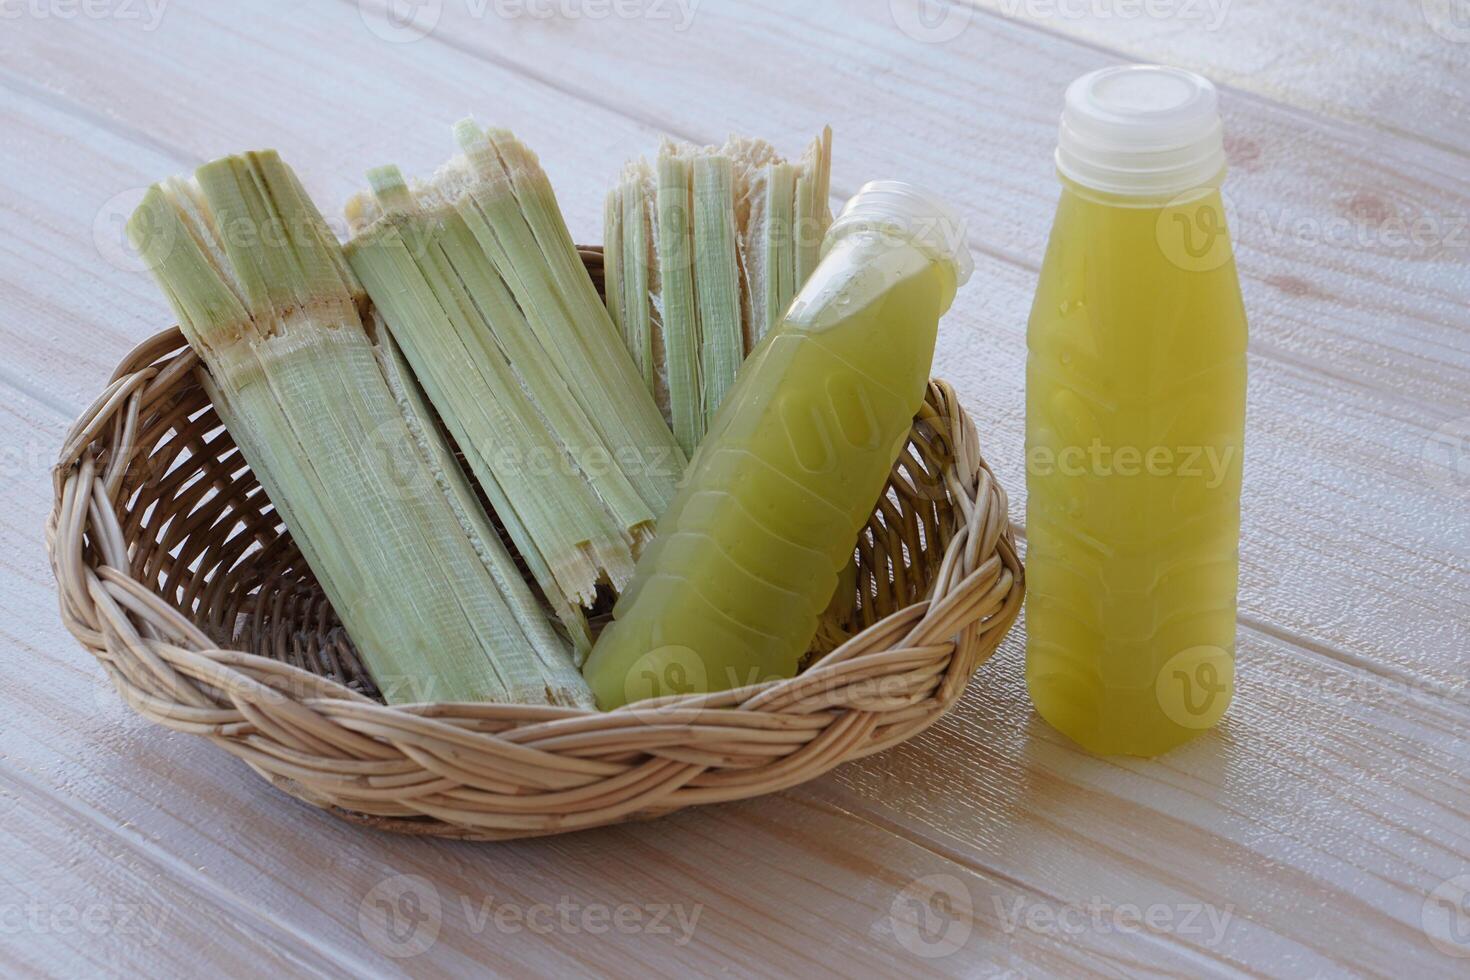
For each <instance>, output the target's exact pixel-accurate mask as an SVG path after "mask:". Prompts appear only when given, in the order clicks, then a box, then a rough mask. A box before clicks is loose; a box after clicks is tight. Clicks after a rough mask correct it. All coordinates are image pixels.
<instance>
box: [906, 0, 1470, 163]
mask: <svg viewBox="0 0 1470 980" xmlns="http://www.w3.org/2000/svg"><path fill="white" fill-rule="evenodd" d="M924 7H927V8H928V9H925V10H924V12H925V15H926V16H925V17H924V18H923V19H916V18H913V17H911V16H905V14H904V11H907V10H910V9H912V10H919V9H923V8H924ZM967 8H968V9H967ZM971 11H973V15H972V13H971ZM997 15H998V16H1001V17H1006V18H1009V19H1012V20H1015V21H1019V22H1022V23H1026V24H1029V25H1031V26H1033V27H1035V28H1037V29H1039V30H1043V31H1048V32H1054V33H1057V34H1062V35H1066V36H1068V37H1073V38H1077V39H1078V40H1082V41H1085V42H1086V43H1088V44H1090V45H1093V46H1096V47H1098V48H1100V49H1102V50H1104V51H1106V52H1108V53H1110V54H1113V55H1116V56H1117V60H1121V61H1149V62H1159V63H1164V64H1174V65H1180V66H1182V67H1185V68H1192V69H1194V70H1195V71H1200V72H1203V73H1205V74H1207V75H1210V76H1211V77H1213V78H1215V79H1217V80H1219V81H1222V82H1225V83H1227V84H1229V85H1231V86H1233V87H1235V88H1238V89H1241V90H1243V91H1247V92H1253V93H1255V94H1257V95H1261V96H1264V97H1266V98H1269V99H1272V100H1274V101H1277V102H1280V103H1283V104H1285V105H1293V106H1299V107H1302V108H1304V109H1309V110H1311V111H1313V112H1316V113H1320V114H1322V115H1327V116H1333V117H1336V118H1339V119H1345V120H1348V121H1350V122H1353V123H1357V124H1360V125H1363V126H1366V127H1368V128H1371V129H1376V130H1379V131H1382V132H1386V133H1395V134H1401V135H1407V136H1411V137H1413V138H1415V139H1418V140H1422V141H1424V142H1426V143H1430V144H1433V145H1437V146H1443V147H1446V148H1450V149H1453V150H1455V151H1457V152H1460V153H1466V152H1467V151H1470V70H1467V69H1470V14H1467V13H1466V12H1465V9H1464V7H1463V6H1461V5H1460V4H1459V3H1458V0H1407V2H1404V3H1363V2H1360V0H1326V2H1318V3H1280V2H1275V0H1150V2H1148V3H1142V2H1137V3H1134V2H1129V0H957V2H950V0H943V2H940V3H929V4H925V5H914V6H910V5H907V4H905V5H903V6H900V7H899V8H898V12H896V15H895V19H896V20H898V19H900V18H902V22H903V23H904V24H905V25H908V26H910V28H911V29H917V30H918V31H919V32H920V33H927V34H929V36H931V37H939V38H942V37H947V36H949V35H950V34H952V33H954V32H956V31H958V32H960V34H961V35H962V34H963V33H967V32H969V31H985V30H987V29H989V27H990V24H991V20H990V18H991V17H993V16H997ZM941 43H948V42H941Z"/></svg>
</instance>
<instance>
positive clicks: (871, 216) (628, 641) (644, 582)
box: [584, 181, 973, 709]
mask: <svg viewBox="0 0 1470 980" xmlns="http://www.w3.org/2000/svg"><path fill="white" fill-rule="evenodd" d="M823 251H824V254H823V258H822V261H821V263H820V264H819V265H818V267H817V269H816V270H815V271H814V272H813V274H812V276H811V278H810V280H809V281H808V282H807V284H806V286H805V287H804V288H803V289H802V291H801V293H800V294H799V295H798V296H797V298H796V300H795V301H794V302H793V304H792V306H791V309H790V311H789V312H788V313H787V314H786V316H785V318H784V319H783V320H782V322H781V323H780V324H779V325H778V326H777V327H776V328H775V329H773V330H772V331H771V332H770V334H769V335H768V336H767V337H766V338H765V340H764V341H762V343H761V344H760V346H759V347H757V349H756V350H755V351H754V352H753V353H752V354H751V356H750V359H749V361H748V362H747V363H746V364H745V366H744V367H743V368H742V369H741V372H740V375H739V377H738V379H737V380H736V382H735V385H734V387H733V388H731V390H730V392H729V394H728V395H727V397H726V399H725V402H724V403H723V405H722V406H721V408H720V410H719V412H718V414H717V415H716V416H715V419H714V421H713V423H712V425H711V427H710V431H709V433H708V434H707V435H706V437H705V440H704V442H703V444H702V445H701V446H700V448H699V451H698V452H697V454H696V456H695V458H694V460H693V462H692V463H691V464H690V469H689V472H688V474H686V477H685V480H684V483H683V485H682V488H681V490H680V492H679V493H678V495H677V496H676V497H675V499H674V502H673V503H672V504H671V505H670V507H669V510H668V512H667V513H666V514H665V515H664V516H663V517H662V519H661V520H660V522H659V527H658V532H659V533H658V539H657V541H656V542H655V543H654V544H653V545H652V546H650V548H649V549H648V550H647V551H646V552H645V553H644V555H643V557H642V558H641V559H640V561H639V563H638V567H637V571H636V573H635V575H634V581H633V584H632V585H631V586H630V588H629V589H628V591H627V592H626V593H625V594H624V596H623V597H622V599H621V600H620V601H619V603H618V605H617V608H616V609H615V611H614V616H615V619H614V622H612V623H611V624H610V625H609V626H608V627H607V629H606V630H605V631H604V632H603V634H602V636H601V637H600V638H599V639H598V642H597V644H596V646H595V647H594V649H593V651H592V655H591V657H590V658H589V659H588V662H587V665H586V667H585V668H584V673H585V675H586V677H587V680H588V682H589V683H590V684H591V685H592V689H593V691H594V692H595V693H596V695H597V701H598V704H599V705H600V706H601V707H602V708H604V709H611V708H615V707H618V706H621V705H623V704H626V703H629V702H632V701H639V700H643V699H645V698H649V697H659V696H664V695H669V694H684V693H692V692H704V691H721V690H728V689H731V688H734V687H740V686H744V685H746V684H751V683H756V682H760V681H765V680H769V679H772V678H782V677H791V676H793V675H794V674H795V673H796V669H797V665H798V663H799V661H800V660H801V657H802V656H803V654H804V653H805V652H806V650H807V648H808V647H809V646H810V644H811V642H812V638H813V636H814V635H815V632H816V628H817V617H818V615H819V614H820V613H821V612H822V610H823V609H824V608H826V606H827V605H828V603H829V602H830V601H831V600H832V597H833V594H834V590H835V589H836V586H837V582H838V575H839V573H840V572H841V571H842V570H843V568H844V567H845V566H846V565H847V564H848V562H849V560H850V559H851V557H852V554H853V550H854V548H855V546H856V542H857V536H858V532H859V531H860V530H861V529H862V527H863V525H864V524H865V523H866V522H867V519H868V517H869V515H870V514H871V513H872V509H873V506H874V504H875V502H876V501H877V499H878V497H879V495H880V494H881V493H882V491H883V487H884V485H885V484H886V482H887V479H888V476H889V473H890V471H891V469H892V466H893V462H894V460H896V459H897V458H898V454H899V453H900V452H901V451H902V449H903V445H904V443H905V442H906V441H907V439H908V435H909V431H910V429H911V427H912V424H913V417H914V413H915V412H917V411H918V409H919V406H920V404H921V403H922V402H923V398H924V392H925V389H926V386H927V384H928V380H929V370H930V367H931V362H932V360H933V356H934V343H935V336H936V331H937V328H938V324H939V318H940V317H941V316H942V315H943V314H944V313H945V311H946V310H948V309H949V306H950V304H951V303H952V302H953V300H954V295H955V291H956V289H957V288H958V287H959V286H960V285H961V284H963V282H964V281H965V280H966V279H968V277H969V275H970V273H971V271H972V268H973V266H972V264H971V259H970V255H969V251H968V248H967V246H966V245H965V242H964V237H963V234H962V233H961V226H960V223H959V222H958V221H957V220H956V219H955V217H954V216H953V215H952V214H951V213H950V211H949V209H948V208H947V207H945V205H944V204H943V203H941V202H939V201H936V200H935V199H933V198H932V197H930V196H929V195H927V194H925V193H923V192H922V191H919V190H918V189H916V188H914V187H912V186H910V185H908V184H904V183H900V182H897V181H881V182H877V183H872V184H868V185H867V186H866V187H864V188H863V189H862V190H861V191H860V192H859V193H858V195H857V196H856V197H854V198H853V199H852V200H851V201H850V202H849V203H848V205H847V207H846V209H845V210H844V211H843V213H842V215H841V216H840V217H839V218H838V219H837V221H836V222H835V223H834V224H833V226H832V228H831V230H830V231H829V232H828V234H827V237H826V240H825V242H824V245H823Z"/></svg>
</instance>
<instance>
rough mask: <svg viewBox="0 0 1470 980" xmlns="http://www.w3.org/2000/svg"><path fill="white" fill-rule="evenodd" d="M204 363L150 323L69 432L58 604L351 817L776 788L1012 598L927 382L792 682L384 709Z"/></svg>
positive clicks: (1012, 610) (997, 528)
mask: <svg viewBox="0 0 1470 980" xmlns="http://www.w3.org/2000/svg"><path fill="white" fill-rule="evenodd" d="M583 254H584V258H585V259H586V260H587V263H588V267H589V271H591V273H592V275H593V278H594V280H597V281H599V284H600V280H601V271H602V262H601V255H600V253H598V252H597V251H596V250H592V249H588V250H585V251H584V253H583ZM199 370H200V368H199V362H198V360H197V358H196V357H195V356H194V354H193V353H192V352H191V351H190V350H189V349H188V347H187V346H186V345H185V344H184V341H183V338H182V337H181V335H180V334H179V332H178V330H177V329H175V330H170V331H168V332H166V333H162V334H159V335H158V336H157V337H154V338H153V339H152V340H150V341H148V342H147V343H145V344H143V345H142V346H140V347H139V348H138V349H137V350H135V351H133V352H132V353H131V354H130V355H128V357H127V358H126V359H125V360H124V361H123V363H122V365H121V366H120V367H119V368H118V371H117V374H116V375H115V376H114V378H113V381H112V383H111V384H110V385H109V386H108V388H107V390H106V391H105V392H103V394H102V395H101V396H100V397H99V398H98V399H97V401H96V402H95V403H94V404H93V405H92V407H91V408H90V409H88V411H87V412H86V414H84V415H83V416H82V418H81V419H80V420H79V421H78V422H77V424H76V425H75V427H74V428H73V429H72V431H71V433H70V434H69V435H68V437H67V441H66V445H65V447H64V448H63V450H62V453H61V459H60V462H59V463H58V465H57V467H56V469H55V471H54V477H55V488H56V506H55V509H54V510H53V511H52V514H51V517H50V519H49V521H48V522H47V527H46V531H47V543H48V545H49V547H50V551H51V564H52V569H53V571H54V572H55V574H56V580H57V583H58V586H59V588H60V592H61V614H62V618H63V620H64V621H65V623H66V625H67V628H68V629H70V630H71V632H72V634H73V635H75V636H76V637H77V639H78V640H80V641H81V643H82V645H83V646H85V647H86V648H87V649H88V650H90V651H91V652H92V653H93V654H94V655H95V656H96V657H97V659H98V660H99V661H101V663H102V666H103V668H104V669H105V670H106V672H107V674H108V675H109V676H110V678H111V679H112V681H113V683H114V684H115V685H116V686H117V689H118V691H119V692H120V693H121V694H122V696H123V698H124V699H125V700H126V701H127V702H128V703H129V704H130V705H132V706H133V708H134V709H136V710H137V711H138V712H139V713H140V714H142V715H144V716H146V717H148V718H150V719H152V720H153V721H155V722H158V723H159V724H161V725H164V726H166V727H168V728H171V729H174V730H175V731H183V732H192V733H194V734H197V735H203V736H206V737H208V738H210V739H211V740H213V741H214V742H215V743H216V744H218V745H219V746H221V747H222V748H224V749H225V750H226V751H228V752H230V753H232V754H234V755H236V756H239V757H240V758H242V759H244V760H245V762H246V763H247V764H249V765H250V767H251V768H253V769H254V770H255V771H256V772H258V773H260V774H261V775H262V776H264V777H265V778H266V779H268V780H270V782H271V783H273V784H274V785H276V786H277V787H279V788H280V789H282V790H284V791H285V792H287V793H290V794H291V795H293V796H296V797H298V798H300V799H302V800H305V801H307V802H308V803H311V804H314V805H316V806H320V807H324V808H327V809H330V810H332V811H333V812H335V813H337V814H339V815H341V816H343V817H345V818H347V819H350V820H354V821H359V822H362V823H367V824H370V825H372V826H375V827H379V828H382V829H386V830H392V831H397V832H400V833H411V834H429V835H435V836H442V837H457V838H468V839H477V840H503V839H509V838H515V837H528V836H535V835H542V834H555V833H562V832H565V831H571V830H578V829H582V828H586V827H594V826H599V825H602V824H609V823H617V822H619V821H624V820H631V819H641V818H645V817H651V816H657V815H659V814H663V813H667V812H669V811H672V810H676V809H679V808H681V807H686V806H691V805H695V804H703V803H715V802H720V801H724V800H734V799H741V798H744V797H749V796H756V795H759V794H762V793H769V792H772V791H775V790H779V789H783V788H785V787H789V786H793V785H795V784H797V783H800V782H803V781H805V780H808V779H811V778H813V777H814V776H818V775H820V774H822V773H824V772H826V771H827V770H829V769H831V768H833V767H834V766H836V765H838V764H840V763H842V762H846V761H848V760H851V759H856V758H860V757H862V756H865V755H868V754H870V753H873V752H877V751H880V750H882V749H884V748H887V747H889V746H891V745H895V744H897V743H898V742H902V741H903V740H905V739H907V738H910V737H911V736H913V735H914V734H915V733H917V732H919V731H921V730H922V729H924V728H925V727H927V726H928V725H930V724H932V723H933V722H934V721H935V720H936V719H937V718H939V716H940V715H942V714H943V713H944V712H945V711H946V710H948V709H949V708H950V707H951V706H953V705H954V703H955V702H956V701H957V700H958V699H959V697H960V695H961V694H962V693H963V692H964V689H965V685H966V683H967V682H968V680H969V678H970V675H971V674H972V672H973V671H974V670H975V668H976V667H977V666H978V665H979V664H980V663H981V662H982V661H984V660H985V659H986V658H988V657H989V656H990V655H991V654H992V653H993V652H994V651H995V649H996V647H997V646H998V645H999V644H1000V641H1001V638H1002V637H1003V636H1004V635H1005V633H1006V631H1007V630H1009V629H1010V627H1011V624H1012V623H1013V622H1014V621H1015V618H1016V615H1017V613H1018V611H1019V609H1020V605H1021V596H1022V592H1023V588H1024V586H1023V574H1022V570H1021V563H1020V561H1019V559H1018V557H1017V554H1016V548H1015V542H1014V541H1013V539H1012V537H1011V533H1010V528H1009V523H1008V521H1007V516H1006V495H1005V491H1004V490H1003V489H1002V488H1001V487H1000V485H999V484H998V483H997V482H996V481H995V479H994V477H993V476H992V475H991V473H990V470H989V469H988V468H987V467H986V465H985V462H984V460H982V459H981V458H980V454H979V451H978V448H977V445H976V435H975V429H974V426H973V425H972V424H971V422H970V420H969V418H968V417H967V416H966V415H965V413H964V411H963V410H962V409H961V408H960V406H959V404H958V403H957V401H956V400H955V395H954V392H953V391H952V390H951V389H950V387H949V386H948V385H946V384H944V383H943V382H935V383H934V384H932V385H931V386H930V389H929V393H928V399H927V402H926V404H925V406H924V408H923V410H922V411H921V412H920V414H919V417H918V418H917V419H916V420H915V425H914V433H913V436H912V438H911V440H910V443H909V446H908V449H907V451H906V452H905V454H904V456H903V457H902V458H901V459H900V461H899V463H898V465H897V466H896V467H895V468H894V474H893V477H892V479H891V480H890V483H889V489H888V493H887V494H886V495H885V496H884V498H883V499H882V500H880V501H879V504H878V507H877V509H876V510H875V511H874V513H873V517H872V518H871V520H870V521H869V523H868V526H867V528H866V529H865V531H864V532H863V534H862V537H861V539H860V541H859V543H858V555H859V576H858V579H859V595H858V600H857V603H856V606H855V611H854V612H853V614H852V617H851V619H850V621H848V622H844V623H837V624H833V623H828V624H825V632H824V640H825V641H826V644H827V646H828V648H831V647H834V646H835V647H836V649H833V650H832V652H831V653H828V654H826V655H825V656H822V657H821V658H820V659H818V660H817V661H816V662H815V663H814V664H812V665H811V666H810V667H809V668H808V669H807V670H805V671H804V672H803V673H802V674H801V675H800V676H798V677H797V678H795V679H793V680H788V681H780V682H770V683H765V684H759V685H752V686H750V687H746V688H742V689H740V690H736V691H728V692H724V693H721V694H714V695H703V696H688V697H676V698H664V699H661V700H659V701H651V702H644V703H641V704H637V705H633V706H630V707H628V708H624V709H622V710H619V711H614V712H608V713H598V712H586V711H577V710H568V709H561V708H550V707H525V706H507V705H494V704H429V705H414V706H408V707H403V706H395V707H388V706H386V705H384V704H382V703H381V702H380V701H379V700H378V699H377V698H376V691H375V689H374V688H373V686H372V682H371V679H370V678H369V677H368V675H367V673H366V672H365V671H364V670H363V668H362V665H361V664H360V663H359V662H358V659H357V657H356V654H355V653H354V651H353V648H352V643H351V641H350V640H349V639H348V637H347V636H346V634H345V632H344V631H343V630H342V628H341V626H340V624H339V623H338V622H337V620H336V617H335V616H334V615H333V613H332V609H331V607H330V605H329V604H328V603H327V601H326V599H325V598H324V596H323V595H322V592H321V589H320V588H319V587H318V585H317V583H316V580H315V579H314V578H313V576H312V574H311V572H310V570H309V569H308V568H307V567H306V564H305V562H304V561H303V560H302V557H301V553H300V552H299V551H298V550H297V549H296V547H295V545H294V544H293V543H292V541H291V537H290V534H289V533H288V532H287V531H286V529H285V527H284V526H282V524H281V522H280V520H279V519H278V517H277V516H276V513H275V511H274V510H273V509H272V507H271V506H270V502H269V500H268V499H267V498H266V496H265V493H264V492H263V491H262V489H261V487H260V484H259V483H258V482H257V481H256V479H255V477H254V475H253V474H251V472H250V469H249V467H248V466H247V465H246V464H245V462H244V460H243V459H242V457H241V456H240V453H239V450H238V449H237V448H236V447H235V444H234V442H233V441H232V440H231V438H230V436H229V433H228V432H226V431H225V430H224V429H223V427H222V426H221V424H220V421H219V418H218V416H217V415H215V412H214V409H213V408H212V407H211V406H210V404H209V401H208V399H207V398H206V396H205V394H204V392H203V389H202V388H201V386H200V384H199V382H198V377H197V375H198V371H199ZM849 637H850V638H849Z"/></svg>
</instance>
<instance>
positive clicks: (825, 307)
mask: <svg viewBox="0 0 1470 980" xmlns="http://www.w3.org/2000/svg"><path fill="white" fill-rule="evenodd" d="M935 269H938V270H941V271H942V273H943V274H942V275H938V276H936V277H935V281H936V282H937V283H939V287H938V288H939V289H940V291H941V295H940V296H939V297H938V300H939V309H940V310H941V311H948V310H949V308H950V306H951V305H953V303H954V298H955V293H956V292H957V290H958V289H959V286H960V281H959V276H958V274H957V272H956V270H955V266H954V263H953V262H952V261H950V260H948V259H943V258H940V257H938V256H936V255H935V254H934V251H933V250H932V249H930V248H926V247H924V246H922V245H921V244H920V243H917V242H915V241H913V240H912V239H911V238H909V237H907V236H904V235H899V234H894V233H893V232H891V231H886V230H884V229H875V228H864V229H850V230H849V231H847V232H846V233H844V234H842V235H839V236H837V237H835V238H833V237H830V236H829V238H828V240H827V243H826V246H825V254H824V255H823V257H822V261H821V263H820V264H818V266H817V268H816V270H815V271H813V273H812V276H811V278H810V279H808V280H807V282H806V285H804V286H803V287H802V289H801V292H800V293H799V294H798V295H797V297H796V300H795V302H794V303H792V306H791V311H790V313H789V317H788V318H789V319H790V320H791V321H792V322H793V323H800V324H803V325H805V326H807V327H808V328H812V327H820V326H822V325H823V324H826V323H828V322H835V321H837V320H840V319H843V318H844V317H847V316H850V315H851V314H853V313H855V312H857V311H859V310H862V309H866V308H867V307H869V306H871V305H872V304H873V303H875V302H877V301H878V300H879V299H881V298H882V296H883V294H884V293H886V292H888V291H889V290H891V289H893V288H894V287H895V286H896V285H898V284H899V283H901V282H904V281H906V280H908V279H911V278H913V277H915V276H919V275H923V274H925V273H928V272H931V270H935Z"/></svg>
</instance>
